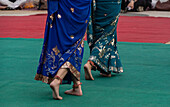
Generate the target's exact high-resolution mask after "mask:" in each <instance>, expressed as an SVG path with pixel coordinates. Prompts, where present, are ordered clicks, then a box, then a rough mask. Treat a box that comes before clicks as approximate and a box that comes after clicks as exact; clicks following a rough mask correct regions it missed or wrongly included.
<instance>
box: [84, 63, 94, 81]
mask: <svg viewBox="0 0 170 107" xmlns="http://www.w3.org/2000/svg"><path fill="white" fill-rule="evenodd" d="M91 69H92V66H91V64H90V62H89V61H88V62H87V63H86V64H85V65H84V72H85V79H86V80H94V78H93V76H92V74H91Z"/></svg>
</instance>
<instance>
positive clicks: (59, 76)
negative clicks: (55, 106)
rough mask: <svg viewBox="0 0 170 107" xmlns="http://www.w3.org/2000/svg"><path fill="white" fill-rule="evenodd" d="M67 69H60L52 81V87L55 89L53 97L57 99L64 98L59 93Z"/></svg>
mask: <svg viewBox="0 0 170 107" xmlns="http://www.w3.org/2000/svg"><path fill="white" fill-rule="evenodd" d="M67 72H68V71H67V69H59V70H58V72H57V74H56V76H55V79H54V80H53V81H52V82H51V83H50V87H51V89H52V90H53V98H54V99H56V100H62V99H63V98H62V97H61V96H60V95H59V86H60V84H61V83H62V79H63V78H64V77H65V75H66V74H67Z"/></svg>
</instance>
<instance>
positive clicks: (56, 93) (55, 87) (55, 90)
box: [50, 79, 63, 100]
mask: <svg viewBox="0 0 170 107" xmlns="http://www.w3.org/2000/svg"><path fill="white" fill-rule="evenodd" d="M60 83H61V82H60V80H58V79H54V80H53V81H52V82H51V83H50V87H51V89H52V91H53V98H54V99H56V100H62V99H63V98H62V97H61V96H59V85H60Z"/></svg>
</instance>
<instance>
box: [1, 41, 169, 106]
mask: <svg viewBox="0 0 170 107" xmlns="http://www.w3.org/2000/svg"><path fill="white" fill-rule="evenodd" d="M42 43H43V39H10V38H0V107H169V105H170V100H169V99H170V45H166V44H159V43H158V44H155V43H126V42H119V43H118V48H119V53H120V56H121V60H122V63H123V66H124V73H122V74H117V75H115V74H112V77H111V78H104V77H101V76H100V75H99V72H97V71H93V72H92V73H93V76H94V78H95V81H87V80H85V79H84V72H83V69H82V70H81V71H82V73H81V81H82V83H83V84H82V89H83V94H84V95H83V96H71V95H65V94H64V91H65V90H67V89H70V88H71V87H72V86H71V85H61V87H60V95H61V96H62V97H63V100H62V101H57V100H53V99H52V93H51V89H50V88H49V86H48V85H47V84H45V83H42V82H40V81H35V80H34V75H35V74H36V69H37V65H38V60H39V55H40V52H41V48H42ZM85 50H86V51H85V53H84V59H83V65H84V64H85V63H86V61H87V60H88V57H89V49H88V46H87V42H85Z"/></svg>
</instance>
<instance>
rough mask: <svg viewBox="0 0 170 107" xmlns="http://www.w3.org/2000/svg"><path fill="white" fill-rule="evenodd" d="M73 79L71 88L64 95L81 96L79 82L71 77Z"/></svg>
mask: <svg viewBox="0 0 170 107" xmlns="http://www.w3.org/2000/svg"><path fill="white" fill-rule="evenodd" d="M72 79H73V83H74V85H73V88H72V89H70V90H67V91H65V94H69V95H76V96H82V95H83V93H82V90H81V84H82V83H81V82H80V81H78V80H77V79H76V78H75V77H74V76H72Z"/></svg>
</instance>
